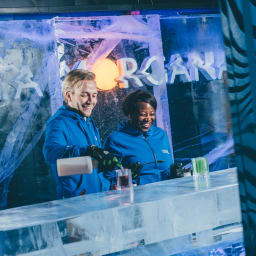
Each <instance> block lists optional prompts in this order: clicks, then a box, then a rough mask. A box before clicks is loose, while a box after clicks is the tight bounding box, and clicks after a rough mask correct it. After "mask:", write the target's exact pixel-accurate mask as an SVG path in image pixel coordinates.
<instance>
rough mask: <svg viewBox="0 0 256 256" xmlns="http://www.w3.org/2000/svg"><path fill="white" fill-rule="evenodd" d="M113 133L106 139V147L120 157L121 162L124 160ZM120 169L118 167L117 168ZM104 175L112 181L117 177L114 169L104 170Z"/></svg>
mask: <svg viewBox="0 0 256 256" xmlns="http://www.w3.org/2000/svg"><path fill="white" fill-rule="evenodd" d="M112 136H113V134H111V135H110V136H109V137H108V138H107V139H106V141H105V144H104V149H105V150H107V151H108V152H110V153H112V154H113V155H115V156H116V157H118V159H119V160H120V162H122V154H121V152H120V151H119V150H118V147H117V146H116V145H115V143H114V140H113V138H112ZM116 169H118V167H117V168H116ZM103 175H104V177H105V178H106V179H108V180H109V181H111V183H112V184H113V183H115V179H116V172H115V170H112V171H108V172H104V173H103Z"/></svg>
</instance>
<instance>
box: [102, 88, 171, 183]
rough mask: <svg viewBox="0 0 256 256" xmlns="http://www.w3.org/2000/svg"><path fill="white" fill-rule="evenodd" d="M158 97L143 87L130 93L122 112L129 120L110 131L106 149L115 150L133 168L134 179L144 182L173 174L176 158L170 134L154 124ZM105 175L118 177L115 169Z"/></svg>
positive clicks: (134, 180)
mask: <svg viewBox="0 0 256 256" xmlns="http://www.w3.org/2000/svg"><path fill="white" fill-rule="evenodd" d="M156 108H157V101H156V99H155V97H154V96H153V95H152V94H151V93H149V92H148V91H144V90H136V91H134V92H132V93H131V94H129V95H128V96H127V97H126V98H125V100H124V102H123V112H124V114H125V115H126V116H127V117H128V121H126V122H124V123H122V124H121V125H120V126H119V128H118V130H117V131H114V132H112V133H111V135H110V136H109V137H108V138H107V140H106V142H105V149H106V150H107V151H109V152H112V153H113V154H115V155H116V156H117V157H118V158H119V159H120V160H121V163H122V165H123V167H124V168H131V169H132V172H133V173H132V174H133V182H135V183H137V184H140V185H143V184H148V183H152V182H157V181H162V180H166V179H168V178H169V177H170V166H171V164H172V163H173V158H172V154H171V150H170V144H169V140H168V137H167V134H166V132H165V131H164V130H162V129H161V128H159V127H156V126H155V125H154V122H155V118H156ZM105 177H106V178H108V179H109V180H111V181H112V182H113V181H114V180H115V172H108V173H106V174H105Z"/></svg>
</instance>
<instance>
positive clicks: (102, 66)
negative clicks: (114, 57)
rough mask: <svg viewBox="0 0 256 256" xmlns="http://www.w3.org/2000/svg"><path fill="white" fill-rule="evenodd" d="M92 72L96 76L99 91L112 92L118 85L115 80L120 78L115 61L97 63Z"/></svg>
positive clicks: (106, 60)
mask: <svg viewBox="0 0 256 256" xmlns="http://www.w3.org/2000/svg"><path fill="white" fill-rule="evenodd" d="M92 72H93V73H94V74H95V75H96V84H97V87H98V88H99V89H101V90H111V89H113V88H114V87H115V86H116V85H117V82H116V81H115V79H116V78H117V77H118V76H119V70H118V67H117V66H116V64H115V63H114V62H113V61H111V60H109V59H104V60H100V61H96V63H95V64H94V65H93V67H92Z"/></svg>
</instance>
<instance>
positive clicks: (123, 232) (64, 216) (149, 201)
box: [0, 169, 242, 256]
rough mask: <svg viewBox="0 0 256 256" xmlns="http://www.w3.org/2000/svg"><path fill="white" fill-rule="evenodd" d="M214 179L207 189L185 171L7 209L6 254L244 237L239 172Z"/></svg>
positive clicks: (101, 250) (173, 248) (0, 231)
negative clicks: (169, 177)
mask: <svg viewBox="0 0 256 256" xmlns="http://www.w3.org/2000/svg"><path fill="white" fill-rule="evenodd" d="M209 178H210V182H211V187H210V188H207V189H204V190H196V188H195V184H194V182H193V177H184V178H180V179H174V180H168V181H162V182H157V183H153V184H148V185H143V186H139V187H135V188H134V190H121V191H109V192H105V193H98V194H91V195H85V196H79V197H76V198H70V199H64V200H58V201H52V202H48V203H42V204H37V205H32V206H24V207H20V208H13V209H8V210H3V211H1V212H0V239H1V241H0V252H1V255H44V256H45V255H54V256H58V255H61V256H63V255H79V254H82V253H88V255H89V254H90V255H106V254H111V253H115V252H122V253H125V250H126V251H127V250H134V251H135V250H139V247H143V248H144V247H145V248H146V247H147V249H150V248H152V250H155V249H154V248H156V247H155V246H156V245H157V246H160V245H161V246H162V245H163V244H164V248H165V249H164V250H167V252H168V254H163V255H171V254H175V253H179V252H181V251H182V250H183V251H184V250H185V249H186V250H189V249H196V248H201V247H205V246H213V245H214V244H216V243H221V242H230V243H231V242H232V241H242V229H241V224H240V222H241V216H240V202H239V193H238V184H237V177H236V170H235V169H227V170H223V171H219V172H216V173H211V174H210V177H209ZM131 193H133V194H132V195H131Z"/></svg>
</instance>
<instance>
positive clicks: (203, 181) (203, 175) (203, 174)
mask: <svg viewBox="0 0 256 256" xmlns="http://www.w3.org/2000/svg"><path fill="white" fill-rule="evenodd" d="M192 168H193V178H194V184H195V188H196V189H205V188H209V186H210V181H209V165H208V161H207V158H205V157H196V158H192Z"/></svg>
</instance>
